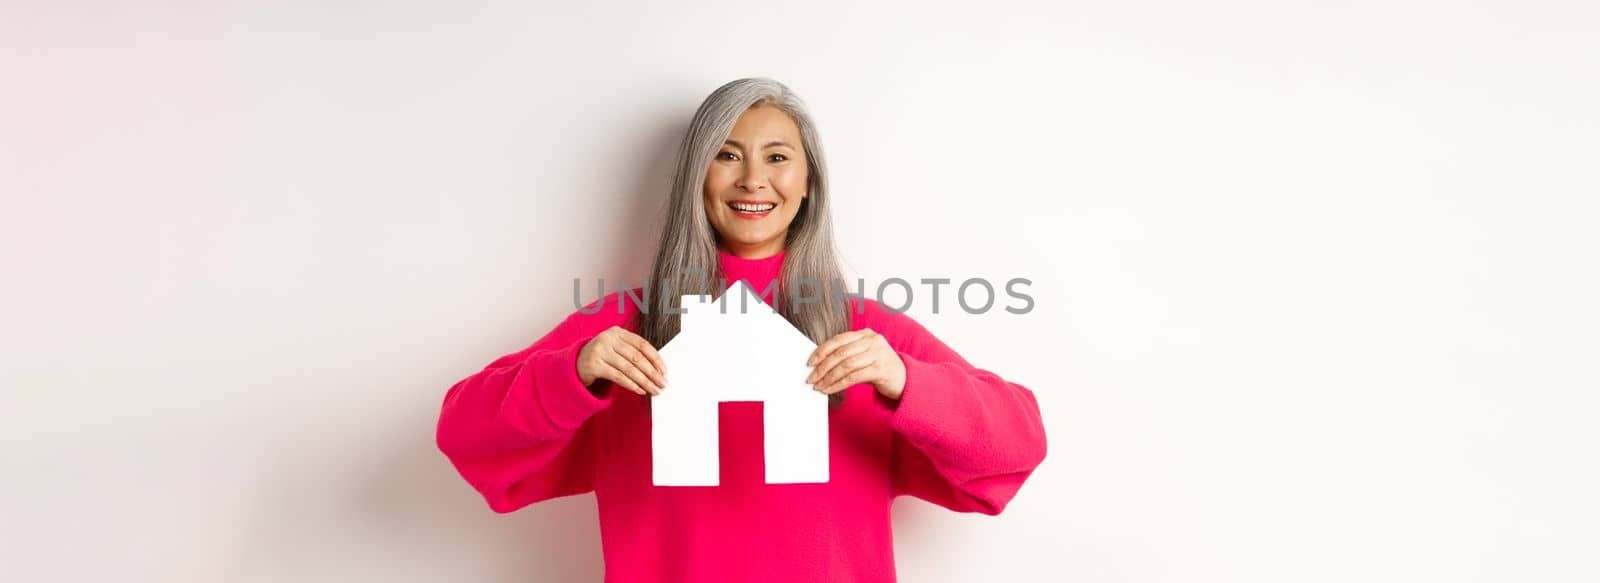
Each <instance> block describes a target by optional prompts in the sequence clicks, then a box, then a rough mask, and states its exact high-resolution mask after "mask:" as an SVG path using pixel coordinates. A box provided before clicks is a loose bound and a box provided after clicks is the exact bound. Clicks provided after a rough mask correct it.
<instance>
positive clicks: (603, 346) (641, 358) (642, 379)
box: [578, 326, 667, 395]
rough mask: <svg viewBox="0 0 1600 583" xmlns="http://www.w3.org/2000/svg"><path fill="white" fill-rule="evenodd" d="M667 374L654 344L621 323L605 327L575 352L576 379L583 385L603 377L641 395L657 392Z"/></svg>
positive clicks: (663, 384) (664, 383)
mask: <svg viewBox="0 0 1600 583" xmlns="http://www.w3.org/2000/svg"><path fill="white" fill-rule="evenodd" d="M666 375H667V364H666V363H665V362H662V360H661V355H660V354H659V353H657V352H656V349H655V347H654V346H651V345H650V342H649V341H646V340H645V339H644V337H642V336H640V335H638V334H634V333H633V332H629V331H628V330H626V329H624V328H622V327H621V326H612V327H610V328H607V329H606V330H605V331H604V332H601V333H599V334H597V335H595V337H594V338H593V339H591V340H589V343H588V344H584V345H583V349H582V350H579V351H578V380H580V381H583V384H584V386H589V385H592V384H594V382H595V381H596V380H598V379H606V380H609V381H611V382H614V383H616V384H619V385H622V386H624V387H627V388H628V390H630V391H633V392H635V393H638V394H640V395H645V394H650V395H659V394H661V389H662V388H664V387H666V386H667V376H666Z"/></svg>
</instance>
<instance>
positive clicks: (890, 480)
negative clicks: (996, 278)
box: [437, 252, 1045, 583]
mask: <svg viewBox="0 0 1600 583" xmlns="http://www.w3.org/2000/svg"><path fill="white" fill-rule="evenodd" d="M719 260H720V261H721V263H722V268H723V273H724V274H725V276H726V277H727V278H728V280H729V281H733V280H736V279H743V280H745V281H747V282H749V283H750V284H751V285H752V286H753V287H754V288H755V289H757V290H761V289H766V287H767V284H768V283H769V282H771V281H772V280H773V279H774V278H776V277H777V276H778V271H779V267H780V266H781V264H782V263H781V262H782V261H783V253H779V254H777V255H774V256H771V257H767V258H762V259H742V258H739V257H736V256H734V255H730V254H728V253H726V252H722V253H720V254H719ZM853 301H855V300H853ZM597 303H603V306H602V308H603V309H601V310H600V311H599V312H597V313H594V314H583V313H581V312H582V311H575V312H573V313H572V315H570V316H568V317H567V318H566V320H564V321H562V322H561V323H560V324H558V325H556V327H555V329H553V330H551V331H550V332H549V333H548V334H545V335H544V337H542V338H540V339H539V340H538V341H536V342H534V343H533V345H532V346H529V347H527V348H524V349H522V350H519V351H517V352H514V353H511V354H507V355H505V356H502V357H500V358H498V359H495V360H494V361H493V362H491V363H489V365H488V366H486V367H484V368H483V370H481V371H479V372H477V373H474V374H472V375H471V376H468V377H466V378H464V379H462V380H461V381H460V382H457V383H456V384H455V385H454V386H452V387H451V388H450V390H449V392H448V393H447V394H446V395H445V397H444V403H443V407H442V410H441V412H440V415H439V425H438V437H437V438H438V445H439V449H440V450H441V451H442V452H444V454H445V455H446V456H447V457H448V458H449V459H450V462H451V463H452V464H454V465H455V468H456V469H457V470H458V471H459V472H460V473H461V476H462V477H463V478H465V479H466V481H467V482H468V483H469V484H471V485H472V487H473V488H476V489H477V490H478V492H479V493H481V494H482V495H483V497H484V499H485V500H486V501H487V502H488V504H489V507H490V508H492V509H493V510H494V511H496V512H502V513H504V512H512V511H514V510H517V509H519V508H522V507H523V506H526V505H528V504H532V503H534V502H538V501H540V500H546V499H550V498H554V497H557V496H569V495H573V494H581V493H585V492H591V491H592V492H594V493H595V499H596V504H597V506H598V509H599V515H600V535H601V536H600V538H601V548H602V551H603V555H604V557H605V580H606V581H608V582H636V581H638V582H655V581H669V582H676V581H693V582H699V583H705V582H718V581H770V582H784V581H856V582H879V581H894V580H895V570H894V548H893V546H892V542H891V533H890V521H889V507H890V502H892V501H893V499H894V497H895V496H899V495H904V494H909V495H911V496H915V497H917V498H921V499H923V500H927V501H929V502H932V503H934V504H938V505H940V506H943V507H945V508H949V509H951V510H955V511H958V512H981V513H983V514H990V515H993V514H999V513H1000V511H1001V510H1002V509H1004V508H1005V506H1006V503H1007V502H1009V501H1010V500H1011V498H1012V496H1014V495H1016V493H1017V489H1018V488H1020V487H1021V486H1022V482H1023V480H1025V479H1026V478H1027V477H1028V475H1029V474H1030V473H1032V472H1033V469H1034V468H1035V467H1036V466H1038V465H1039V462H1040V461H1042V460H1043V459H1044V456H1045V435H1044V426H1043V424H1042V422H1041V420H1040V417H1039V407H1038V403H1037V402H1036V401H1035V399H1034V395H1033V393H1032V392H1031V391H1030V390H1028V389H1027V388H1026V387H1023V386H1022V385H1018V384H1016V383H1012V382H1008V381H1006V380H1005V379H1003V378H1000V376H998V375H996V374H994V373H992V372H989V371H986V370H983V369H978V368H974V367H973V366H972V365H970V364H968V363H967V361H966V360H964V359H962V358H961V356H960V355H958V354H956V353H955V352H954V351H952V350H951V349H950V348H949V347H947V346H945V345H944V343H943V342H940V341H939V339H938V338H935V337H934V336H933V335H932V334H930V333H929V332H928V331H927V330H926V329H924V328H923V327H922V326H921V325H919V324H917V322H916V321H914V320H912V319H911V318H909V317H907V316H905V315H903V314H896V313H893V312H889V311H887V310H885V309H883V308H882V307H880V306H879V305H878V304H877V302H874V301H872V300H870V299H864V300H860V304H853V305H852V308H851V323H850V328H851V329H852V330H859V329H861V328H871V329H873V330H875V331H877V332H879V333H881V334H883V335H884V336H885V337H886V339H887V340H888V342H889V344H890V346H891V347H893V348H894V349H895V350H896V351H897V352H899V353H900V358H901V359H902V360H904V361H905V366H906V384H905V390H904V392H903V393H902V394H901V398H900V399H899V400H898V401H894V400H890V399H888V398H885V397H883V396H881V395H878V393H877V390H876V389H875V388H873V387H872V386H871V385H869V384H859V385H855V386H853V387H850V388H849V389H847V391H848V393H847V395H846V397H845V400H844V403H843V405H842V406H840V407H839V408H837V409H833V410H830V412H829V420H828V425H829V464H830V466H829V472H830V474H829V477H830V481H828V482H827V483H823V484H767V483H765V481H764V477H763V476H764V474H763V467H762V457H763V453H762V441H761V434H762V433H761V404H760V403H754V402H738V403H723V404H721V405H720V408H721V410H720V413H721V419H720V428H721V431H720V440H721V462H722V463H721V485H720V486H654V485H652V484H651V480H650V415H649V410H648V409H646V408H645V407H644V404H643V400H644V399H645V398H646V397H641V396H639V395H636V394H634V393H632V392H630V391H628V390H626V389H622V388H619V387H613V386H610V384H609V381H604V380H602V381H599V383H597V385H596V386H595V392H591V391H590V389H589V388H586V387H584V386H583V384H581V383H580V381H579V380H578V375H577V364H576V362H577V361H576V358H577V355H578V351H579V350H581V349H582V348H583V346H584V344H585V343H586V342H587V341H588V340H589V339H591V338H593V337H594V336H595V335H596V334H598V333H599V332H600V331H602V330H604V329H606V328H608V327H610V326H612V325H618V326H623V327H625V328H628V329H630V330H632V329H634V328H633V324H632V323H631V321H632V317H633V315H634V312H635V310H636V308H635V306H634V305H633V302H632V301H623V300H622V298H621V296H620V294H618V293H613V294H610V295H607V296H605V297H603V298H602V299H601V300H597ZM619 303H621V304H623V308H624V311H623V313H621V314H618V313H617V307H618V304H619ZM593 307H594V304H590V305H589V306H588V307H587V308H586V309H585V311H592V308H593ZM858 308H859V310H858ZM857 311H860V312H861V313H856V312H857ZM996 340H997V341H1003V340H999V339H996ZM665 390H668V391H671V390H673V385H672V376H671V374H670V371H669V374H668V375H667V386H666V389H665ZM680 390H681V389H680ZM596 393H598V394H599V395H600V396H596Z"/></svg>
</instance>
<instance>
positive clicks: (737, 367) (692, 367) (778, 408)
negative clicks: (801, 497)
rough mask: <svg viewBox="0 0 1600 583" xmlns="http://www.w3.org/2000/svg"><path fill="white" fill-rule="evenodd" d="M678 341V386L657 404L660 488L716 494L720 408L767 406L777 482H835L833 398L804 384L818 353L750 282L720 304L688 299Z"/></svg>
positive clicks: (670, 355)
mask: <svg viewBox="0 0 1600 583" xmlns="http://www.w3.org/2000/svg"><path fill="white" fill-rule="evenodd" d="M682 300H683V301H682V303H681V304H680V306H681V307H682V308H683V310H684V313H683V314H681V315H680V316H679V318H680V320H679V321H680V326H679V331H678V335H677V336H675V337H673V339H672V340H670V341H668V342H667V343H666V344H665V345H664V346H662V347H661V350H660V351H659V352H660V354H661V359H662V360H663V361H665V362H666V365H667V370H669V371H671V372H672V378H671V380H670V382H671V384H670V385H669V387H668V389H667V390H665V391H662V392H661V394H659V395H656V396H654V397H651V403H650V440H651V441H650V446H651V464H652V465H651V480H652V482H653V483H654V484H655V485H657V486H716V485H718V476H719V474H720V470H721V465H720V460H719V459H718V455H719V454H718V441H717V431H718V422H717V409H718V408H717V403H721V402H725V401H761V402H762V403H763V405H762V416H763V417H762V422H763V423H764V426H763V430H762V432H763V434H764V435H763V436H764V439H765V443H764V444H763V447H764V448H765V452H766V480H767V483H769V484H798V483H816V482H827V481H828V397H827V395H824V394H822V393H818V392H816V391H814V390H812V388H811V385H809V384H807V383H806V382H805V379H806V376H807V375H808V374H810V372H811V368H810V367H808V366H806V362H805V361H806V357H807V356H809V355H810V354H811V351H812V350H815V349H816V347H817V345H816V343H814V342H812V341H811V339H810V338H809V337H807V336H806V335H805V334H802V333H801V332H800V331H799V330H796V329H795V328H794V326H792V325H790V324H789V321H788V320H785V319H784V318H783V316H782V315H780V314H778V312H777V310H775V309H773V307H772V306H771V305H768V304H767V303H765V302H763V301H761V298H760V297H758V296H757V295H756V292H755V290H753V289H751V288H750V286H749V285H748V284H746V283H745V282H744V281H742V280H740V281H735V282H734V283H733V285H731V286H729V287H728V289H727V290H726V291H724V292H723V294H722V296H721V297H720V298H717V299H715V300H713V299H711V298H710V297H709V296H698V295H686V296H682Z"/></svg>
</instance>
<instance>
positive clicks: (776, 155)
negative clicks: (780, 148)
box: [772, 154, 789, 162]
mask: <svg viewBox="0 0 1600 583" xmlns="http://www.w3.org/2000/svg"><path fill="white" fill-rule="evenodd" d="M772 157H773V158H777V159H776V160H773V161H774V162H782V161H784V160H788V159H789V157H788V156H785V155H783V154H773V155H772Z"/></svg>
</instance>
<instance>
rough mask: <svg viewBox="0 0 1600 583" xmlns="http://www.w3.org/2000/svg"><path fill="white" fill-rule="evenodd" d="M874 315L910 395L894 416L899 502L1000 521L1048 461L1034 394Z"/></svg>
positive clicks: (909, 324)
mask: <svg viewBox="0 0 1600 583" xmlns="http://www.w3.org/2000/svg"><path fill="white" fill-rule="evenodd" d="M873 304H875V303H873ZM867 310H868V313H869V314H871V315H869V316H868V318H867V326H868V327H871V328H873V329H874V330H875V331H877V332H878V333H880V334H883V335H884V337H885V339H886V340H888V341H889V344H890V346H891V347H892V348H894V349H895V351H896V352H898V353H899V354H900V359H901V360H902V361H903V362H905V367H906V384H905V390H904V391H903V392H902V393H901V395H900V399H899V400H898V402H896V403H894V404H892V405H891V406H892V407H893V410H892V412H891V413H890V414H889V426H890V428H891V430H892V433H893V434H894V437H893V446H892V447H893V453H892V455H893V464H894V466H893V476H892V487H893V492H894V494H895V495H901V494H910V495H912V496H915V497H917V498H921V499H923V500H927V501H929V502H932V503H934V504H938V505H939V506H943V507H945V508H948V509H950V510H954V511H957V512H978V513H982V514H988V515H996V514H999V513H1000V512H1001V511H1002V510H1004V509H1005V507H1006V504H1007V503H1009V502H1010V501H1011V499H1012V498H1013V497H1014V496H1016V493H1017V491H1018V490H1019V489H1020V488H1021V487H1022V483H1023V481H1024V480H1026V479H1027V478H1028V476H1029V475H1030V474H1032V473H1033V470H1034V468H1035V467H1037V466H1038V465H1039V463H1040V462H1042V461H1043V460H1044V456H1045V449H1046V447H1045V434H1044V422H1043V420H1042V418H1041V417H1040V414H1039V403H1038V401H1037V400H1036V399H1035V397H1034V394H1033V391H1031V390H1029V389H1028V388H1027V387H1024V386H1022V385H1019V384H1016V383H1013V382H1010V381H1007V380H1005V379H1003V378H1001V377H1000V376H999V375H997V374H995V373H993V372H989V371H987V370H983V369H980V368H976V367H973V366H972V365H971V364H969V363H968V362H967V361H966V360H965V359H963V358H962V357H961V355H959V354H957V353H956V352H955V351H954V350H951V349H950V347H949V346H946V345H945V344H944V342H941V341H940V340H939V339H938V338H937V337H935V336H934V335H933V334H932V333H930V332H928V330H927V329H926V328H924V327H923V326H922V325H921V324H918V323H917V322H916V321H915V320H913V319H911V317H909V316H906V315H904V314H898V313H893V312H889V311H886V310H883V309H882V308H880V307H878V306H876V305H871V306H869V307H868V308H867ZM874 312H875V313H874Z"/></svg>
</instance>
